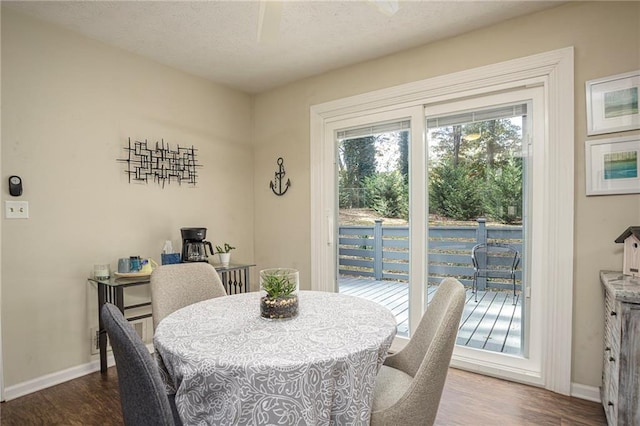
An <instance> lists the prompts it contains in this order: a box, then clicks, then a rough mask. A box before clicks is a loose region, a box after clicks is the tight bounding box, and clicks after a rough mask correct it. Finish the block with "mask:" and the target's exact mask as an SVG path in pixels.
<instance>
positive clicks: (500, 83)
mask: <svg viewBox="0 0 640 426" xmlns="http://www.w3.org/2000/svg"><path fill="white" fill-rule="evenodd" d="M573 81H574V77H573V47H567V48H564V49H559V50H554V51H550V52H546V53H541V54H537V55H532V56H527V57H524V58H519V59H514V60H510V61H506V62H502V63H498V64H493V65H488V66H484V67H480V68H474V69H471V70H466V71H461V72H457V73H453V74H448V75H444V76H439V77H434V78H429V79H426V80H421V81H417V82H413V83H408V84H404V85H400V86H396V87H391V88H387V89H382V90H377V91H374V92H369V93H364V94H361V95H357V96H352V97H349V98H344V99H338V100H335V101H331V102H326V103H323V104H319V105H313V106H311V108H310V154H311V156H310V171H311V187H310V190H311V287H312V289H315V290H325V291H335V280H336V256H335V235H334V232H335V228H334V215H335V191H336V188H335V164H334V162H335V141H334V140H333V139H334V138H333V135H327V134H325V126H326V125H327V124H328V123H330V122H331V121H335V120H340V119H346V118H350V117H357V116H359V115H365V114H368V113H373V112H383V111H385V110H393V109H398V108H405V107H412V106H416V105H425V104H433V103H436V102H446V101H451V100H455V99H460V98H461V97H463V96H478V95H482V94H485V93H495V92H499V91H500V90H509V89H513V88H516V87H527V86H531V85H533V86H537V85H540V84H542V85H543V86H544V90H545V99H544V101H545V117H544V118H545V123H546V128H545V148H546V149H545V151H544V153H543V156H544V160H543V163H544V165H545V174H544V178H543V181H544V184H543V185H544V186H543V194H544V199H543V203H544V205H543V206H542V207H541V208H542V211H543V214H544V215H545V216H546V217H547V218H548V219H549V220H548V221H546V224H545V226H544V229H543V230H542V232H543V234H544V237H545V238H544V240H545V242H546V246H545V248H544V250H543V253H544V257H543V259H540V260H539V263H538V265H540V269H541V271H540V275H541V278H542V279H543V280H544V282H546V283H547V288H546V289H544V295H543V297H544V300H543V306H542V309H543V321H544V326H543V329H544V330H546V331H545V333H544V336H542V346H543V366H542V373H541V376H540V377H539V378H536V380H535V381H536V382H539V383H538V384H539V385H540V386H543V387H544V388H546V389H549V390H551V391H554V392H558V393H561V394H564V395H569V394H570V391H571V342H572V315H573V223H574V214H573V212H574V207H573V206H574V203H573V199H574V164H573V163H574V160H573V159H574V114H573V111H574V105H573V103H574V90H573ZM496 375H500V372H496Z"/></svg>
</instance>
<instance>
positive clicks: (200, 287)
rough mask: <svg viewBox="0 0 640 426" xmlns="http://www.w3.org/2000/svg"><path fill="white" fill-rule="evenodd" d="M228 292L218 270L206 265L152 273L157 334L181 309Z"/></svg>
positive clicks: (161, 268) (166, 268) (171, 267)
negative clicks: (165, 320)
mask: <svg viewBox="0 0 640 426" xmlns="http://www.w3.org/2000/svg"><path fill="white" fill-rule="evenodd" d="M226 295H227V292H226V290H225V289H224V285H223V284H222V281H221V280H220V276H219V275H218V272H217V271H216V269H215V268H214V267H213V266H211V265H210V264H208V263H205V262H193V263H178V264H173V265H162V266H159V267H157V268H156V269H155V270H154V271H153V272H152V273H151V309H152V311H153V328H154V330H155V329H156V327H157V326H158V324H159V323H160V321H161V320H162V319H163V318H164V317H166V316H167V315H169V314H170V313H172V312H175V311H177V310H178V309H180V308H183V307H185V306H188V305H191V304H193V303H197V302H201V301H203V300H207V299H213V298H214V297H220V296H226Z"/></svg>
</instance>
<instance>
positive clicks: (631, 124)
mask: <svg viewBox="0 0 640 426" xmlns="http://www.w3.org/2000/svg"><path fill="white" fill-rule="evenodd" d="M586 86H587V134H588V135H599V134H602V133H613V132H621V131H625V130H634V129H640V111H638V92H639V91H640V71H633V72H628V73H625V74H618V75H614V76H610V77H605V78H599V79H597V80H589V81H587V83H586Z"/></svg>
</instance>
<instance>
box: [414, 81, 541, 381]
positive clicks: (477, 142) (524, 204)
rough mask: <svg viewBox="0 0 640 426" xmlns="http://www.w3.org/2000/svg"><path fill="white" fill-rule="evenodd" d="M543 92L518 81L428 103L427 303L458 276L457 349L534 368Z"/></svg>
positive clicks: (494, 361)
mask: <svg viewBox="0 0 640 426" xmlns="http://www.w3.org/2000/svg"><path fill="white" fill-rule="evenodd" d="M540 99H541V93H540V89H523V90H515V91H512V92H509V93H503V94H499V95H491V96H485V97H481V98H474V99H472V100H465V101H458V102H450V103H447V104H440V105H437V106H427V107H426V108H425V115H426V123H427V131H426V133H427V143H428V161H427V165H426V167H427V169H428V185H427V186H426V187H425V191H426V192H427V193H428V206H429V215H428V230H429V239H428V253H427V257H428V259H429V260H428V280H427V283H426V285H427V290H426V293H427V302H428V300H429V297H430V296H429V295H431V294H432V293H433V289H435V288H436V287H437V285H438V283H439V282H440V281H441V280H442V279H443V278H444V277H447V276H451V277H455V278H457V279H458V280H460V281H461V282H462V283H463V284H465V287H466V288H467V303H466V305H465V310H464V313H463V316H462V320H461V324H460V328H459V330H458V336H457V349H456V351H457V353H458V354H460V355H461V356H462V357H464V358H465V359H466V360H467V361H469V360H474V361H481V362H483V363H489V364H492V365H493V366H498V367H507V368H521V369H525V370H526V369H532V370H533V371H539V369H540V368H541V364H540V363H541V360H540V353H541V348H540V344H539V341H540V339H539V337H540V329H541V318H540V317H539V316H538V315H537V314H536V313H537V312H539V309H536V306H535V304H537V303H540V302H539V299H537V298H532V297H531V294H532V290H535V285H536V283H535V276H533V277H532V275H531V274H530V273H529V272H530V270H531V265H532V256H531V247H532V243H533V242H535V239H536V235H537V234H536V232H535V231H536V222H535V218H536V214H535V209H533V208H532V207H533V204H532V200H533V199H534V197H536V196H540V195H541V194H539V193H538V192H536V188H537V185H536V178H539V177H538V175H536V173H535V168H534V167H533V165H534V162H535V155H536V146H537V145H536V137H541V133H540V132H541V131H542V128H543V126H541V124H542V117H541V116H540V115H538V114H536V112H539V111H540V106H539V105H538V102H539V100H540ZM536 125H537V126H536ZM538 183H539V181H538ZM427 309H428V308H427Z"/></svg>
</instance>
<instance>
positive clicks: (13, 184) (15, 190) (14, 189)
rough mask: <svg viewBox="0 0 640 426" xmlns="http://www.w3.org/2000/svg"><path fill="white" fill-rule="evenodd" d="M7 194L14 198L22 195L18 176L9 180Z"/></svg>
mask: <svg viewBox="0 0 640 426" xmlns="http://www.w3.org/2000/svg"><path fill="white" fill-rule="evenodd" d="M9 194H10V195H12V196H14V197H19V196H20V195H22V179H21V178H20V176H11V177H10V178H9Z"/></svg>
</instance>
